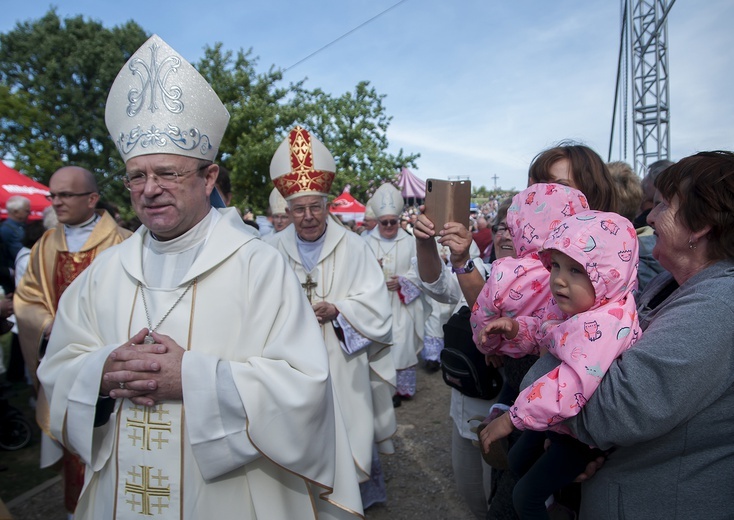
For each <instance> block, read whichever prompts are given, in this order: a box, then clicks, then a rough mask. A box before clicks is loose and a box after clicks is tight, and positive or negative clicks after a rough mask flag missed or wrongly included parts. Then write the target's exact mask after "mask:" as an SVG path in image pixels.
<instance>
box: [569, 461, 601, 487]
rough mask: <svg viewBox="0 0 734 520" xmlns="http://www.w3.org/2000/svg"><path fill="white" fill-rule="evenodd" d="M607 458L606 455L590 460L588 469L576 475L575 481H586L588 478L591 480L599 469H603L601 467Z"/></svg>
mask: <svg viewBox="0 0 734 520" xmlns="http://www.w3.org/2000/svg"><path fill="white" fill-rule="evenodd" d="M605 460H606V459H605V458H604V457H597V458H595V459H594V460H592V461H591V462H589V463H588V464H587V465H586V469H585V470H584V472H583V473H582V474H581V475H579V476H578V477H576V479H575V480H574V482H586V481H587V480H589V479H590V478H591V477H593V476H594V475H595V474H596V472H597V471H599V470H600V469H601V467H602V466H603V465H604V461H605Z"/></svg>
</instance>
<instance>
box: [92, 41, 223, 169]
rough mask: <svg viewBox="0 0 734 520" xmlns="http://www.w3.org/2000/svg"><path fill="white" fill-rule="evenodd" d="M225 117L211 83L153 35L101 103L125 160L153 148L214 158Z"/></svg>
mask: <svg viewBox="0 0 734 520" xmlns="http://www.w3.org/2000/svg"><path fill="white" fill-rule="evenodd" d="M228 121H229V113H228V112H227V109H226V108H225V106H224V105H223V104H222V102H221V100H220V99H219V97H217V94H216V92H214V90H212V87H211V85H209V84H208V83H207V81H206V79H204V77H203V76H202V75H201V74H199V72H198V71H197V70H196V69H195V68H194V67H193V66H192V65H191V64H190V63H189V62H188V61H186V59H185V58H183V57H182V56H181V55H179V54H178V53H177V52H176V51H175V50H174V49H173V48H171V47H170V46H169V45H168V44H167V43H166V42H164V41H163V40H162V39H161V38H160V37H159V36H157V35H153V36H151V37H150V39H149V40H148V41H147V42H145V43H144V44H143V45H142V46H140V48H139V49H138V50H137V51H135V53H133V55H132V56H131V57H130V59H129V60H128V61H127V63H126V64H125V65H124V67H123V68H122V69H121V70H120V72H119V74H118V75H117V77H116V78H115V81H114V82H113V84H112V86H111V87H110V94H109V95H108V96H107V104H106V106H105V124H106V125H107V128H108V130H109V132H110V135H111V136H112V139H113V140H114V142H115V145H116V146H117V149H118V150H119V152H120V154H121V155H122V159H123V160H124V161H128V160H129V159H131V158H133V157H137V156H139V155H145V154H158V153H166V154H174V155H183V156H186V157H193V158H199V159H207V160H212V161H213V160H214V159H215V158H216V155H217V151H218V148H219V145H220V144H221V142H222V137H223V135H224V131H225V130H226V128H227V123H228Z"/></svg>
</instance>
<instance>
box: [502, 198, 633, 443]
mask: <svg viewBox="0 0 734 520" xmlns="http://www.w3.org/2000/svg"><path fill="white" fill-rule="evenodd" d="M551 249H555V250H557V251H560V252H561V253H564V254H566V255H568V256H569V257H571V258H572V259H574V260H576V261H577V262H578V263H580V264H581V265H583V266H584V267H585V269H586V274H587V275H588V276H589V279H590V280H591V284H592V286H593V287H594V294H595V301H594V304H593V305H592V307H591V308H590V309H589V310H588V311H585V312H582V313H579V314H576V315H574V316H566V315H563V314H562V313H561V312H560V311H559V310H558V307H557V306H556V305H555V300H554V299H553V297H552V296H551V299H550V300H549V302H548V310H549V311H550V313H549V314H548V315H547V316H546V320H543V319H540V318H537V317H533V316H522V317H518V318H517V321H518V322H519V323H520V331H519V333H518V335H517V337H516V338H515V339H513V340H512V341H510V342H509V343H514V344H515V345H514V346H513V347H512V350H513V351H515V350H521V351H525V352H537V350H538V348H539V347H545V348H547V349H548V352H549V353H550V354H552V355H553V356H555V357H557V358H558V359H560V360H561V363H560V365H559V366H557V367H556V368H554V369H553V370H551V371H550V372H548V373H547V374H545V375H544V376H542V377H541V378H540V379H538V380H536V381H534V382H533V383H532V384H531V385H530V386H528V387H527V388H525V389H523V390H522V391H521V392H520V395H519V396H518V397H517V399H516V400H515V404H514V405H513V406H512V407H511V408H510V414H511V417H512V422H513V424H514V425H515V427H517V428H519V429H531V430H547V429H552V430H555V431H559V432H562V433H569V430H568V429H567V428H565V427H564V426H563V425H562V424H559V423H561V422H562V421H564V420H565V419H568V418H569V417H573V416H574V415H576V414H578V413H579V411H580V410H581V408H582V407H583V406H584V405H585V404H586V401H587V400H588V399H589V397H590V396H591V394H593V393H594V391H595V390H596V388H597V387H598V386H599V383H600V382H601V379H602V377H603V376H604V374H605V373H606V371H607V370H608V369H609V366H610V365H611V363H612V361H614V359H615V358H617V357H618V356H619V355H620V354H621V353H622V352H624V351H625V350H627V349H628V348H630V347H631V346H632V345H633V344H634V343H635V341H637V339H639V337H640V336H641V334H642V331H641V329H640V326H639V323H638V320H637V309H636V305H635V298H634V290H635V289H636V288H637V263H638V251H637V234H636V232H635V228H634V226H632V224H631V223H630V222H629V221H628V220H627V219H626V218H624V217H621V216H620V215H617V214H616V213H604V212H600V211H584V212H581V213H578V214H577V215H574V216H573V217H569V218H567V219H565V220H563V221H562V222H561V223H560V225H559V226H558V227H557V228H556V230H555V231H553V233H551V235H550V237H548V239H547V240H546V241H545V243H544V244H543V252H541V254H540V260H541V261H542V262H543V264H544V265H546V266H547V269H548V270H550V251H549V250H551ZM555 315H560V317H561V318H563V319H564V320H565V321H562V322H560V323H559V322H558V321H557V320H552V319H551V320H550V321H548V318H554V317H556V316H555Z"/></svg>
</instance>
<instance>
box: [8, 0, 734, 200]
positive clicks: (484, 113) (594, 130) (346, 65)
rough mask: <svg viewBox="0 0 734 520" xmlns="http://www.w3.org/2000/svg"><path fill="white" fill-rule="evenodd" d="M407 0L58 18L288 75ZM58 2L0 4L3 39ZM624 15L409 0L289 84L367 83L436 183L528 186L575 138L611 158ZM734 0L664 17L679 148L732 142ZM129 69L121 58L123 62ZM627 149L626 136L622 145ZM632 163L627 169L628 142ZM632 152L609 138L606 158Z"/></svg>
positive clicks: (190, 6) (592, 6) (215, 5)
mask: <svg viewBox="0 0 734 520" xmlns="http://www.w3.org/2000/svg"><path fill="white" fill-rule="evenodd" d="M398 2H399V0H369V1H367V0H313V1H312V2H295V1H293V0H269V1H267V2H264V1H257V2H255V1H251V0H209V1H206V2H193V1H190V0H179V1H177V2H168V3H163V2H156V3H150V2H148V3H146V2H143V3H130V2H126V3H123V2H111V1H108V0H56V1H55V2H54V5H55V6H57V8H58V13H59V14H60V15H61V16H62V17H67V16H71V15H78V14H81V15H84V16H85V17H87V18H91V19H95V20H99V21H101V22H102V23H103V24H104V25H105V26H107V27H112V26H114V25H119V24H121V23H124V22H125V21H127V20H129V19H133V20H135V21H136V22H137V23H138V24H140V25H141V26H142V27H143V28H144V29H145V30H146V31H147V32H149V33H158V34H159V35H160V36H161V37H162V38H163V39H164V40H166V41H167V42H168V43H169V44H170V45H171V46H172V47H174V48H175V49H176V50H177V51H179V52H180V53H181V54H182V55H183V56H184V57H185V58H186V59H188V60H189V61H191V62H196V61H198V60H199V59H200V58H201V56H202V55H203V48H204V46H206V45H213V44H214V43H215V42H217V41H220V42H222V43H223V45H224V48H225V49H230V50H238V49H240V48H243V49H248V48H252V50H253V54H254V55H255V56H259V64H258V69H259V70H261V71H264V70H267V69H268V68H270V66H272V65H274V66H276V67H280V68H288V67H291V66H292V65H294V64H296V63H297V62H298V61H299V60H301V59H303V58H305V57H306V56H308V55H309V54H311V53H312V52H314V51H317V50H318V49H320V48H321V47H323V46H324V45H326V44H328V43H329V42H331V41H333V40H335V39H337V38H339V37H340V36H341V35H343V34H344V33H346V32H347V31H349V30H351V29H354V28H355V27H357V26H359V25H360V24H362V23H364V22H366V21H367V20H369V19H370V18H372V17H374V16H375V15H378V14H379V13H381V12H383V11H385V10H386V9H388V8H390V7H391V6H394V5H395V4H398ZM49 6H50V4H45V3H44V2H42V1H38V0H33V1H25V2H18V1H17V0H10V1H9V0H0V8H1V9H2V12H3V16H2V17H1V19H0V32H7V31H9V30H11V29H12V28H13V27H14V26H15V25H16V23H17V22H18V21H26V20H30V19H36V18H39V17H41V16H42V15H43V14H44V13H45V12H46V11H47V10H48V8H49ZM620 19H621V8H620V3H619V2H615V1H612V0H583V1H582V0H576V1H571V0H554V1H548V0H515V1H512V2H509V1H497V0H457V1H453V2H448V1H446V0H404V1H402V2H400V3H399V5H397V6H396V7H394V8H393V9H390V10H389V11H387V12H386V13H385V14H383V15H381V16H379V17H378V18H376V19H375V20H373V21H371V22H370V23H368V24H367V25H365V26H363V27H361V28H360V29H358V30H356V31H354V32H353V33H351V34H349V35H348V36H346V37H344V38H343V39H341V40H339V41H337V42H336V43H334V44H333V45H331V46H329V47H328V48H326V49H324V50H322V51H320V52H318V53H317V54H316V55H315V56H313V57H311V58H309V59H307V60H306V61H304V62H303V63H300V64H298V65H296V66H295V67H293V68H290V69H289V70H288V71H287V72H286V74H285V80H286V81H293V82H295V81H298V80H301V79H304V78H306V80H307V81H306V87H307V88H311V89H315V88H321V89H323V90H324V91H326V92H329V93H331V94H333V95H334V96H339V95H341V94H343V93H344V92H347V91H350V90H353V88H354V86H355V85H356V84H357V83H358V82H360V81H362V80H367V81H370V83H371V84H372V85H373V86H374V87H375V88H376V89H377V91H378V92H379V93H380V94H385V95H386V96H387V97H386V99H385V100H384V103H385V106H386V108H387V113H388V114H389V115H390V116H392V117H393V120H392V123H391V125H390V128H389V130H388V139H389V141H390V150H391V151H393V152H397V150H398V149H399V148H403V149H404V150H405V151H406V152H419V153H420V154H421V157H420V159H418V168H415V169H413V171H414V173H416V174H417V175H418V176H419V177H421V178H423V179H426V178H430V177H434V178H447V177H453V176H462V177H469V178H470V179H471V181H472V183H473V184H474V185H485V186H487V187H493V186H494V185H495V180H494V178H493V177H494V176H495V175H496V176H497V179H496V184H497V186H498V187H501V188H504V189H511V188H523V187H524V186H525V183H526V179H527V168H528V165H529V163H530V161H531V160H532V158H533V157H534V156H535V155H536V154H537V153H538V152H539V151H541V150H543V149H545V148H547V147H549V146H552V145H553V144H555V143H556V142H558V141H560V140H563V139H575V140H579V141H582V142H584V143H586V144H587V145H589V146H591V147H592V148H594V149H595V150H596V151H597V152H598V153H599V154H600V155H601V156H602V157H603V158H604V159H606V158H607V152H608V148H609V135H610V130H611V128H610V127H611V119H612V107H613V101H614V88H615V79H616V66H617V54H618V47H619V30H620ZM732 27H734V2H731V0H707V1H706V2H693V1H691V0H678V1H677V2H676V3H675V4H674V6H673V8H672V11H671V14H670V16H669V19H668V58H669V70H670V107H671V110H670V117H671V123H670V134H671V148H670V151H671V155H672V158H673V159H679V158H681V157H685V156H686V155H690V154H692V153H695V152H696V151H698V150H709V149H733V148H734V123H733V122H732V119H733V116H734V87H733V86H732V83H734V82H733V79H734V67H732V49H734V31H732ZM120 65H121V66H122V64H120ZM615 142H618V141H615ZM629 146H630V148H629V149H628V152H627V153H628V156H627V160H628V162H632V150H631V144H630V145H629ZM619 159H624V157H623V155H622V154H621V152H620V150H619V147H618V146H617V145H615V147H614V151H613V156H612V160H619Z"/></svg>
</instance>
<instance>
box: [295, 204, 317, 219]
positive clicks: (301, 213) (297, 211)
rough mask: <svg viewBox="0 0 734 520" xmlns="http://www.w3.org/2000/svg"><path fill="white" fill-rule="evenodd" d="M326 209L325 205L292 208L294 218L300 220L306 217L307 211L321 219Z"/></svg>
mask: <svg viewBox="0 0 734 520" xmlns="http://www.w3.org/2000/svg"><path fill="white" fill-rule="evenodd" d="M324 210H325V208H324V206H323V205H318V206H296V207H295V208H291V213H293V215H294V216H296V217H298V218H300V217H303V216H304V215H306V211H309V212H310V213H311V215H313V216H314V217H320V216H321V214H322V213H323V212H324Z"/></svg>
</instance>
